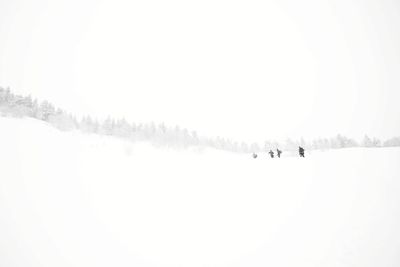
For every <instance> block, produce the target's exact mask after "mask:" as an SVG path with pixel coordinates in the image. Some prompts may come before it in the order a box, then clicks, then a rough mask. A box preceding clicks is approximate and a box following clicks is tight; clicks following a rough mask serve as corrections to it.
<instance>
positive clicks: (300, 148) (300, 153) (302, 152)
mask: <svg viewBox="0 0 400 267" xmlns="http://www.w3.org/2000/svg"><path fill="white" fill-rule="evenodd" d="M299 155H300V157H303V158H304V148H302V147H301V146H299Z"/></svg>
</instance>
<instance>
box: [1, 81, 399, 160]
mask: <svg viewBox="0 0 400 267" xmlns="http://www.w3.org/2000/svg"><path fill="white" fill-rule="evenodd" d="M0 114H1V115H3V116H13V117H30V118H35V119H39V120H42V121H46V122H48V123H49V124H51V125H53V126H54V127H57V128H58V129H60V130H63V131H69V130H80V131H82V132H85V133H93V134H101V135H109V136H115V137H119V138H123V139H127V140H130V141H133V142H136V141H147V142H150V143H152V144H153V145H156V146H163V147H171V148H189V147H204V148H205V147H211V148H216V149H220V150H226V151H231V152H238V153H250V152H262V151H268V150H270V149H273V150H275V149H276V148H280V149H285V150H289V151H295V150H297V148H298V147H299V146H302V147H305V148H306V149H309V150H310V149H312V150H316V149H318V150H325V149H336V148H347V147H359V146H361V147H382V146H400V137H395V138H391V139H389V140H386V141H384V142H381V141H380V140H379V139H378V138H375V137H373V138H370V137H368V136H365V137H364V139H363V140H361V142H357V141H355V140H354V139H351V138H347V137H345V136H343V135H337V136H335V137H331V138H319V139H314V140H311V141H305V140H304V139H303V138H301V139H299V140H292V139H287V140H286V141H285V142H283V143H280V142H275V141H266V142H265V143H264V144H262V145H260V144H258V143H252V144H247V143H245V142H237V141H233V140H230V139H227V138H222V137H214V138H210V137H205V136H199V135H198V134H197V132H196V131H190V130H188V129H186V128H181V127H179V126H174V127H168V126H166V125H165V124H164V123H160V124H155V123H153V122H152V123H132V122H128V121H127V120H125V119H124V118H121V119H113V118H107V119H104V120H97V119H93V118H91V117H90V116H84V117H82V118H79V119H77V117H76V116H74V115H72V114H70V113H68V112H66V111H65V110H62V109H60V108H58V107H55V106H54V105H53V104H51V103H49V102H48V101H42V102H39V101H37V100H36V99H32V97H31V96H21V95H16V94H13V93H12V92H11V91H10V89H4V88H1V87H0Z"/></svg>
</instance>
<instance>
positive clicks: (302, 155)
mask: <svg viewBox="0 0 400 267" xmlns="http://www.w3.org/2000/svg"><path fill="white" fill-rule="evenodd" d="M304 151H305V150H304V148H302V147H301V146H299V156H300V157H302V158H304ZM268 154H269V155H270V157H271V158H274V157H275V153H274V151H272V149H271V150H270V151H269V152H268ZM281 154H282V150H279V149H278V148H277V149H276V155H277V157H278V158H280V157H281ZM257 157H258V155H257V154H256V153H253V158H257Z"/></svg>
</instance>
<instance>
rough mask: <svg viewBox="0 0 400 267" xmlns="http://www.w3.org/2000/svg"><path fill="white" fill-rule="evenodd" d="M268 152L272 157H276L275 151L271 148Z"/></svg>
mask: <svg viewBox="0 0 400 267" xmlns="http://www.w3.org/2000/svg"><path fill="white" fill-rule="evenodd" d="M268 153H269V155H270V156H271V158H274V151H272V150H270V151H269V152H268Z"/></svg>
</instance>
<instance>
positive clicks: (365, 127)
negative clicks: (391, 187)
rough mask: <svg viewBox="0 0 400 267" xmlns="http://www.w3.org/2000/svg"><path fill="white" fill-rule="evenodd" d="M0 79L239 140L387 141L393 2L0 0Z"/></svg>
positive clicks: (394, 101)
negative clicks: (374, 138)
mask: <svg viewBox="0 0 400 267" xmlns="http://www.w3.org/2000/svg"><path fill="white" fill-rule="evenodd" d="M0 85H1V86H9V87H10V88H11V89H12V90H13V91H14V92H17V93H23V94H32V95H33V96H34V97H37V98H39V99H48V100H50V101H51V102H53V103H54V104H56V105H57V106H60V107H62V108H64V109H66V110H68V111H71V112H73V113H76V114H78V115H80V114H91V115H94V116H98V117H105V116H107V115H111V116H114V117H122V116H124V117H126V118H127V119H129V120H131V121H136V122H147V121H155V122H165V123H166V124H168V125H175V124H178V125H181V126H183V127H188V128H190V129H196V130H198V131H199V132H200V133H202V134H206V135H221V136H225V137H230V138H234V139H239V140H245V141H263V140H264V139H270V138H278V139H280V138H285V137H294V138H297V137H301V136H304V137H306V138H307V137H318V136H331V135H335V134H337V133H342V134H345V135H348V136H351V137H355V138H360V137H361V136H363V135H364V134H365V133H367V134H370V135H376V136H379V137H382V138H387V137H391V136H393V135H400V103H399V102H400V2H398V1H396V0H393V1H384V0H380V1H376V0H374V1H349V0H346V1H333V0H332V1H324V0H315V1H312V0H307V1H295V0H293V1H288V0H286V1H278V0H276V1H253V0H246V1H244V0H243V1H241V0H237V1H232V0H231V1H220V0H212V1H211V0H210V1H209V0H202V1H183V0H182V1H176V0H171V1H154V0H146V1H116V0H110V1H78V0H76V1H72V0H69V1H50V0H49V1H43V0H36V1H23V0H13V1H9V0H8V1H7V0H0Z"/></svg>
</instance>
